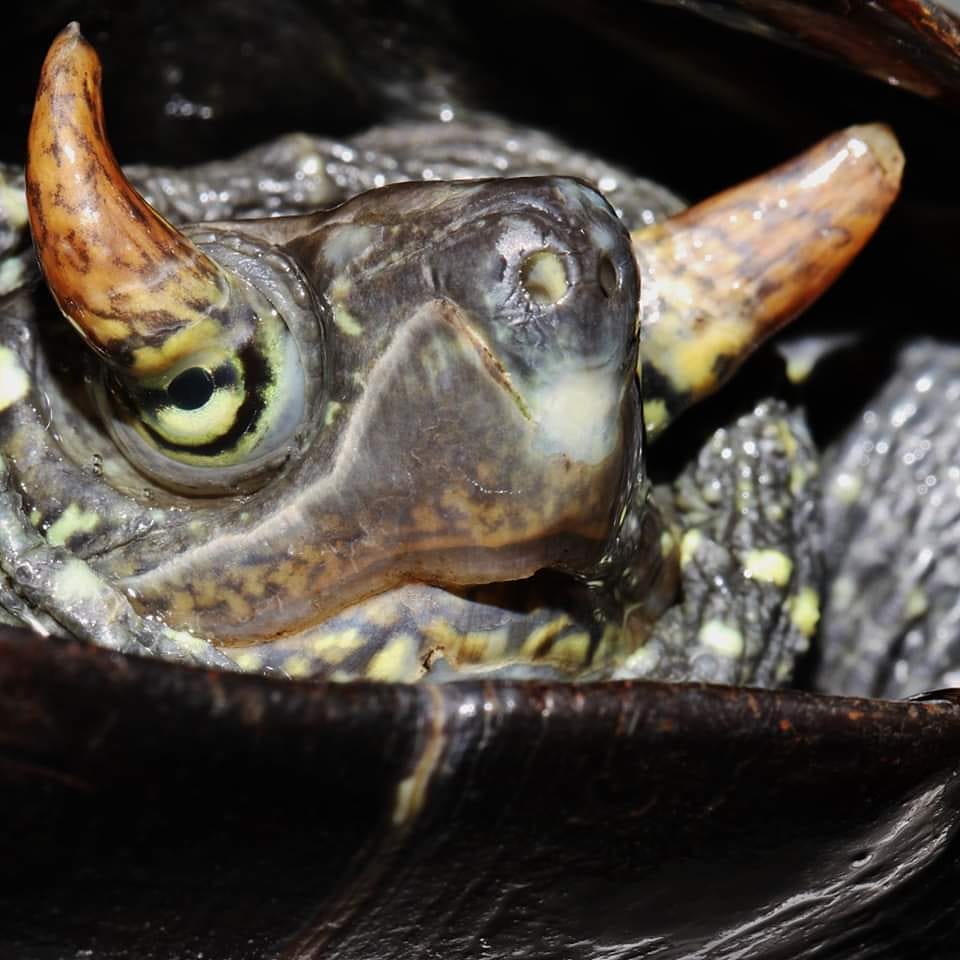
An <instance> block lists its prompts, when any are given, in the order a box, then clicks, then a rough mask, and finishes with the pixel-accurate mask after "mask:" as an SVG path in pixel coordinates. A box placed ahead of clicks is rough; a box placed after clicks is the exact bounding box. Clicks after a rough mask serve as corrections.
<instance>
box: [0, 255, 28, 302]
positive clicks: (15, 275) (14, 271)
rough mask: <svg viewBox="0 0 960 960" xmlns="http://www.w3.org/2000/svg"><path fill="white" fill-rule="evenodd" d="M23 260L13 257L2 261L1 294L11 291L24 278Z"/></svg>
mask: <svg viewBox="0 0 960 960" xmlns="http://www.w3.org/2000/svg"><path fill="white" fill-rule="evenodd" d="M24 276H25V274H24V271H23V261H22V260H20V259H19V258H18V257H12V258H11V259H9V260H4V261H3V263H0V294H2V293H9V292H10V291H11V290H13V289H14V288H15V287H18V286H20V284H21V283H23V279H24Z"/></svg>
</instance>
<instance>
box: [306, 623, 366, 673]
mask: <svg viewBox="0 0 960 960" xmlns="http://www.w3.org/2000/svg"><path fill="white" fill-rule="evenodd" d="M363 644H364V639H363V636H362V635H361V634H360V631H359V630H358V629H357V628H356V627H348V628H347V629H346V630H332V631H324V632H323V633H321V634H319V635H318V636H315V637H311V638H310V640H309V641H308V642H307V647H308V649H309V650H310V653H312V654H313V655H314V656H315V657H317V658H318V659H320V660H323V662H324V663H329V664H330V665H331V666H336V665H337V664H338V663H343V661H344V660H346V659H347V657H349V656H350V654H352V653H356V652H357V650H359V649H360V648H361V647H362V646H363Z"/></svg>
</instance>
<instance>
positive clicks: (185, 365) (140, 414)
mask: <svg viewBox="0 0 960 960" xmlns="http://www.w3.org/2000/svg"><path fill="white" fill-rule="evenodd" d="M243 326H245V327H246V328H247V329H248V330H252V331H253V335H252V337H251V339H250V340H248V341H247V342H246V343H241V344H239V345H229V344H228V345H224V346H222V347H218V346H208V347H206V348H204V349H202V350H200V351H198V352H195V353H193V354H190V355H188V356H186V357H184V358H183V359H181V360H180V361H179V362H178V363H176V364H175V365H174V366H172V367H171V368H170V369H168V370H164V371H163V372H162V373H158V374H155V375H153V376H150V377H138V378H136V379H134V378H126V377H122V375H120V374H118V373H117V372H116V371H115V370H110V369H107V370H106V371H105V372H104V375H103V377H102V379H101V382H100V383H99V384H97V386H96V387H95V398H96V402H97V405H98V407H99V409H100V413H101V415H102V416H103V419H104V422H105V423H106V425H107V428H108V430H109V431H110V434H111V435H112V437H113V439H114V441H115V442H116V443H117V445H118V446H119V447H120V449H121V451H122V452H123V454H124V455H125V456H126V457H127V459H128V460H130V461H131V463H132V464H133V465H134V466H135V467H136V468H137V469H138V470H140V471H141V472H142V473H144V474H146V475H147V476H149V477H150V478H151V479H153V480H155V481H156V482H157V483H159V484H161V485H163V486H166V487H170V488H172V489H175V490H181V491H183V492H186V493H194V494H205V493H208V494H214V493H222V492H228V491H242V490H248V489H251V488H253V487H256V486H259V485H261V484H262V483H263V482H265V480H266V479H267V477H268V475H269V473H270V471H271V470H274V469H276V467H277V466H278V465H279V464H280V463H282V462H283V460H284V459H286V457H287V455H288V453H289V449H290V446H291V443H292V441H293V438H294V436H295V434H296V431H297V429H298V427H299V426H300V424H301V422H302V420H303V416H304V406H305V402H304V396H305V385H304V375H303V367H302V363H301V359H300V353H299V350H298V348H297V345H296V342H295V340H294V338H293V336H292V335H291V333H290V332H289V330H288V329H287V327H286V325H285V324H284V322H283V320H282V319H281V318H280V316H279V315H278V314H277V313H276V312H275V311H273V310H272V309H266V310H264V309H261V310H259V311H258V316H257V317H256V319H255V322H253V323H249V324H244V325H243Z"/></svg>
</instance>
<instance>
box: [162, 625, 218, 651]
mask: <svg viewBox="0 0 960 960" xmlns="http://www.w3.org/2000/svg"><path fill="white" fill-rule="evenodd" d="M163 632H164V633H165V634H166V636H167V639H169V640H172V641H173V642H174V643H175V644H176V645H177V646H178V647H179V648H180V649H181V650H183V651H184V652H185V653H196V654H200V653H204V652H206V651H207V650H208V649H209V647H210V644H209V643H208V642H207V641H206V640H204V639H203V638H202V637H195V636H194V635H193V634H192V633H188V632H187V631H186V630H173V629H171V628H170V627H167V629H166V630H164V631H163Z"/></svg>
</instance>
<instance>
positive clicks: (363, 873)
mask: <svg viewBox="0 0 960 960" xmlns="http://www.w3.org/2000/svg"><path fill="white" fill-rule="evenodd" d="M0 689H3V690H4V691H5V696H4V697H3V699H2V700H0V721H2V724H3V729H4V731H5V733H4V740H5V747H4V762H3V764H2V766H0V786H2V790H3V796H4V801H5V803H4V806H5V816H4V821H3V823H2V827H0V850H2V852H3V853H4V854H5V862H7V863H14V862H16V863H17V864H18V868H17V875H16V883H15V884H7V885H5V890H4V896H3V899H2V901H0V931H2V932H0V944H2V947H3V949H4V952H5V953H7V954H8V955H10V956H16V957H22V958H25V960H26V958H30V960H46V958H53V957H61V956H71V955H74V954H73V951H74V950H76V949H88V950H91V951H93V953H92V955H93V956H96V957H110V958H127V957H129V958H131V960H132V958H138V960H143V958H147V957H149V958H153V957H156V958H171V957H180V956H188V957H200V956H203V957H218V958H219V957H224V958H226V957H229V958H232V960H262V958H266V957H283V958H290V960H292V958H300V960H306V958H314V957H325V958H333V957H335V958H338V960H346V958H351V960H374V958H375V960H386V958H394V957H396V958H398V960H399V958H405V957H411V956H414V957H432V956H438V957H439V956H442V957H448V958H463V960H467V958H471V960H472V958H477V957H491V958H492V957H528V956H529V957H531V958H533V957H536V958H538V960H586V958H599V957H604V958H609V957H616V958H640V957H643V958H666V957H681V956H710V957H716V958H733V957H741V956H744V955H748V956H751V957H776V956H782V955H783V953H782V950H783V949H784V946H785V945H786V944H789V945H790V950H791V952H790V956H794V957H799V956H808V955H809V956H814V955H816V956H817V957H837V958H844V960H853V958H860V957H868V956H869V957H873V956H879V955H884V956H886V955H888V954H887V953H881V952H879V950H878V946H879V947H880V948H882V949H883V950H889V951H893V952H892V953H891V954H890V955H892V956H904V955H906V954H905V953H902V952H896V951H898V950H904V951H905V950H909V949H910V947H909V946H906V944H910V943H914V944H915V943H916V942H917V939H918V938H919V939H921V940H922V939H923V938H924V937H925V936H928V935H932V934H935V933H942V932H944V930H947V929H949V928H950V927H951V926H952V924H953V922H954V917H953V911H954V910H955V904H954V902H953V899H952V897H949V896H948V895H947V894H946V891H949V890H950V889H951V888H955V884H956V882H957V879H958V874H957V870H956V863H957V858H956V850H957V847H956V842H955V841H954V839H953V837H954V831H953V829H952V827H953V822H954V819H955V810H956V804H957V801H958V798H957V782H956V777H957V763H958V761H957V757H958V754H960V717H958V711H957V708H956V707H954V706H953V705H950V704H940V703H926V704H894V703H884V702H879V701H866V700H849V699H844V698H818V697H813V696H810V695H807V694H800V693H790V692H781V693H772V692H769V691H767V692H764V691H752V692H751V691H742V690H733V689H730V688H725V687H709V686H695V685H693V686H682V685H681V686H671V685H667V684H643V685H631V684H608V685H604V686H602V687H596V686H584V687H572V686H564V685H548V686H542V685H537V684H517V683H509V682H502V681H501V682H497V683H487V684H479V683H463V684H457V685H455V686H445V687H430V686H422V685H420V686H402V685H384V684H363V683H356V684H347V685H328V684H319V685H311V684H300V683H290V682H282V681H269V680H264V679H262V678H256V677H239V676H229V675H224V674H216V673H203V672H200V671H196V670H190V669H187V668H181V667H171V666H170V665H166V664H159V663H155V662H150V661H146V660H141V659H136V658H126V659H124V658H121V657H118V656H116V655H110V654H106V653H104V652H102V651H95V650H91V649H90V648H87V647H84V646H80V645H77V644H59V643H52V642H46V643H38V642H37V641H36V640H35V639H33V638H31V637H28V636H25V635H22V634H16V633H11V632H4V633H3V634H2V635H0ZM718 731H719V735H718ZM8 879H10V880H12V879H13V877H8ZM938 890H939V891H944V893H938ZM941 898H944V899H941ZM51 918H54V920H53V922H52V923H51Z"/></svg>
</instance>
